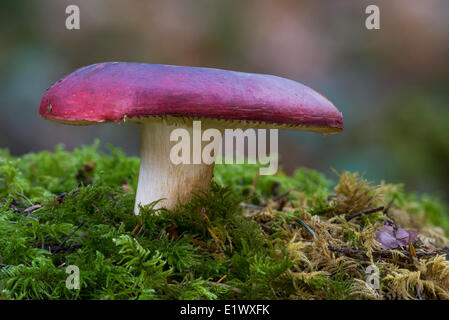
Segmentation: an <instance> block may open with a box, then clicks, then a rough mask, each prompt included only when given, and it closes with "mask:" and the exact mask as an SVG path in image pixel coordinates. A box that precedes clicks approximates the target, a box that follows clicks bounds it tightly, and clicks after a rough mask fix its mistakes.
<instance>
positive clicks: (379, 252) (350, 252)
mask: <svg viewBox="0 0 449 320" xmlns="http://www.w3.org/2000/svg"><path fill="white" fill-rule="evenodd" d="M328 248H329V250H331V251H335V252H339V253H343V254H346V255H359V254H366V252H365V251H363V250H357V249H352V248H341V247H335V246H331V245H329V246H328ZM396 251H398V252H399V253H402V254H404V255H410V252H409V251H407V250H396ZM372 254H373V255H375V256H387V257H391V256H393V251H391V250H376V251H372ZM437 254H441V252H440V251H431V252H423V251H419V252H416V256H417V257H424V256H434V255H437Z"/></svg>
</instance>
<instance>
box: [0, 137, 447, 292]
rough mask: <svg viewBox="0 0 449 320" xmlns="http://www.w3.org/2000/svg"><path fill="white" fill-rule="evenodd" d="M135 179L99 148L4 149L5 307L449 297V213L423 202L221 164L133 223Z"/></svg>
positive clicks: (396, 191)
mask: <svg viewBox="0 0 449 320" xmlns="http://www.w3.org/2000/svg"><path fill="white" fill-rule="evenodd" d="M138 171H139V159H138V158H133V157H127V156H126V155H125V154H124V153H123V152H122V151H121V150H119V149H117V148H113V147H110V152H108V153H103V152H100V151H99V144H98V143H95V144H94V145H92V146H85V147H83V148H81V149H76V150H74V151H73V152H67V151H64V149H63V148H62V147H57V148H56V149H55V150H54V151H53V152H40V153H36V154H27V155H24V156H22V157H13V156H10V155H9V153H8V152H7V151H6V150H0V299H423V300H426V299H449V261H448V259H449V249H448V247H449V240H448V237H447V236H448V234H449V218H448V212H447V210H446V208H445V207H444V205H443V204H442V203H440V202H439V201H438V200H437V199H434V198H432V197H431V196H422V195H416V194H409V193H405V192H404V189H403V186H401V185H393V184H387V183H385V182H382V183H381V184H379V185H375V184H373V183H370V182H368V181H366V180H365V179H364V178H363V177H360V176H359V175H358V174H357V173H350V172H342V173H336V175H335V178H336V179H335V181H331V180H328V179H327V178H325V177H324V176H323V175H322V174H320V173H318V172H316V171H313V170H309V169H304V168H299V169H297V170H296V171H295V172H294V174H293V175H291V176H287V175H285V174H284V173H282V172H280V173H278V174H277V175H274V176H258V175H257V172H258V167H257V166H254V165H217V166H216V168H215V171H214V181H213V184H212V187H211V190H210V192H208V193H204V194H197V195H196V196H195V197H194V198H193V199H192V201H191V202H189V203H187V204H185V205H183V206H179V207H178V208H176V209H175V210H171V211H169V210H165V209H157V210H156V209H154V204H150V205H147V206H145V207H144V208H142V210H141V212H140V215H138V216H136V215H134V213H133V206H134V197H135V191H136V185H137V178H138ZM69 266H76V267H77V269H78V270H79V275H80V289H79V290H76V289H69V288H68V287H67V285H66V280H67V277H69V276H70V271H69V269H68V267H69ZM74 283H75V282H74ZM69 287H70V286H69Z"/></svg>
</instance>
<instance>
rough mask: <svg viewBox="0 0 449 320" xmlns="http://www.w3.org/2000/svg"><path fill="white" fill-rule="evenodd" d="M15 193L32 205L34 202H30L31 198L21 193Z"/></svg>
mask: <svg viewBox="0 0 449 320" xmlns="http://www.w3.org/2000/svg"><path fill="white" fill-rule="evenodd" d="M17 195H18V196H19V197H21V198H22V199H25V200H26V201H27V202H28V203H29V204H30V206H34V204H33V203H32V202H31V200H30V199H28V198H27V197H26V196H25V195H23V194H21V193H17Z"/></svg>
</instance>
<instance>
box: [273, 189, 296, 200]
mask: <svg viewBox="0 0 449 320" xmlns="http://www.w3.org/2000/svg"><path fill="white" fill-rule="evenodd" d="M293 190H295V189H290V190H288V191H286V192H284V193H282V194H280V195H278V196H276V197H274V198H273V201H275V202H276V201H279V200H281V199H283V198H285V197H286V196H288V195H289V194H290V192H292V191H293Z"/></svg>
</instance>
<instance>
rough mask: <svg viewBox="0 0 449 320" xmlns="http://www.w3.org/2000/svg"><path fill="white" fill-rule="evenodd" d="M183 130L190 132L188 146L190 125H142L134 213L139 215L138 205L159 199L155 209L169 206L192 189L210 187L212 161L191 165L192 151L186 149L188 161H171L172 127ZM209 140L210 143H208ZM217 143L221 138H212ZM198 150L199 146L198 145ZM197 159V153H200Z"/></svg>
mask: <svg viewBox="0 0 449 320" xmlns="http://www.w3.org/2000/svg"><path fill="white" fill-rule="evenodd" d="M179 128H182V129H185V130H186V131H187V132H189V134H190V146H192V145H193V144H192V140H191V139H193V128H192V125H191V124H190V125H188V124H182V125H176V126H175V125H167V124H166V123H163V122H145V123H143V124H142V140H141V156H140V172H139V182H138V186H137V195H136V203H135V208H134V212H135V214H139V211H140V207H139V205H142V206H144V205H146V204H149V203H151V202H154V201H156V200H159V199H164V200H161V201H160V202H159V203H158V204H157V205H156V208H160V207H165V208H168V209H173V208H175V207H176V205H177V204H178V203H180V202H181V203H184V202H187V201H188V200H189V199H191V198H192V192H198V191H207V190H208V189H209V187H210V183H211V179H212V174H213V171H214V163H212V164H204V163H201V164H193V160H192V158H193V153H194V150H192V148H190V153H191V157H190V158H191V161H190V164H184V163H180V164H174V163H173V162H172V161H171V158H170V152H171V149H172V148H173V146H174V145H176V144H177V143H179V142H177V141H170V135H171V133H172V131H173V130H175V129H179ZM209 143H210V142H209ZM214 143H217V144H218V143H221V141H214ZM201 149H202V146H201ZM200 158H201V155H200Z"/></svg>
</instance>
